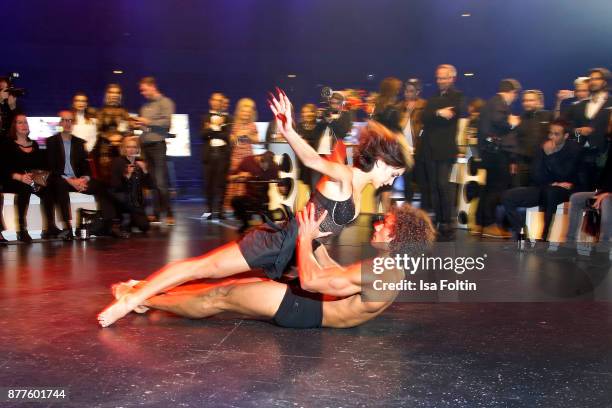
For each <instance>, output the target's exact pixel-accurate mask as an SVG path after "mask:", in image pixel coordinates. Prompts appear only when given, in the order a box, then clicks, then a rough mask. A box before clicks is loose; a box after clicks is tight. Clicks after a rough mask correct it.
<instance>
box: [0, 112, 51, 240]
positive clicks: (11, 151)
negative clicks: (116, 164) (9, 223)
mask: <svg viewBox="0 0 612 408" xmlns="http://www.w3.org/2000/svg"><path fill="white" fill-rule="evenodd" d="M29 133H30V129H29V127H28V119H27V117H26V116H25V115H23V114H17V115H16V116H15V117H14V119H13V125H12V126H11V128H10V129H9V135H8V136H9V137H8V140H5V141H3V142H2V146H1V147H0V152H1V153H2V157H1V160H2V163H3V164H2V165H3V168H4V172H3V173H4V174H2V178H3V179H4V183H3V184H4V192H8V193H14V194H15V195H16V200H15V201H16V202H17V224H18V231H17V240H19V241H21V242H25V243H30V242H32V238H31V237H30V234H29V233H28V228H27V222H26V217H27V212H28V205H29V203H30V196H31V195H32V193H34V194H36V195H37V196H39V197H40V200H41V204H42V205H41V212H42V215H43V224H44V225H43V233H42V238H43V239H45V238H53V237H55V236H57V234H58V233H59V232H60V231H59V229H58V228H57V227H56V226H55V217H54V210H53V195H52V192H51V191H50V189H49V188H48V187H46V186H41V185H38V184H36V182H35V180H36V178H35V175H34V172H35V171H36V170H46V167H47V166H46V160H45V155H44V153H43V151H42V150H40V148H39V147H38V143H36V141H34V140H31V139H30V138H29V137H28V135H29ZM0 211H2V206H0Z"/></svg>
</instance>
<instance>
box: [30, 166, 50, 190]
mask: <svg viewBox="0 0 612 408" xmlns="http://www.w3.org/2000/svg"><path fill="white" fill-rule="evenodd" d="M50 174H51V172H50V171H49V170H32V180H33V181H34V184H36V185H38V186H40V187H47V182H48V181H49V175H50Z"/></svg>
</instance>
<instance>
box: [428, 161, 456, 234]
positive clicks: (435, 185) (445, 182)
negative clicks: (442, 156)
mask: <svg viewBox="0 0 612 408" xmlns="http://www.w3.org/2000/svg"><path fill="white" fill-rule="evenodd" d="M425 166H426V167H425V169H426V174H427V175H426V177H427V183H428V184H429V192H430V196H431V204H432V207H433V210H434V212H435V214H436V222H437V223H439V224H449V223H450V222H451V212H452V209H453V201H454V197H452V194H451V190H452V189H451V183H450V181H449V177H450V172H451V168H452V166H453V161H452V160H427V161H426V164H425Z"/></svg>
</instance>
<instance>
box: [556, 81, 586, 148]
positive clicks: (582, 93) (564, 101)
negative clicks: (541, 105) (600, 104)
mask: <svg viewBox="0 0 612 408" xmlns="http://www.w3.org/2000/svg"><path fill="white" fill-rule="evenodd" d="M589 93H590V92H589V77H578V78H576V80H574V90H573V91H570V90H568V89H562V90H560V91H559V92H557V100H556V101H555V118H559V117H561V118H564V119H565V120H567V121H571V120H572V118H573V117H574V116H575V115H576V112H575V111H574V110H575V109H576V108H577V106H578V105H579V104H580V102H582V101H586V100H587V99H589ZM570 137H572V135H570Z"/></svg>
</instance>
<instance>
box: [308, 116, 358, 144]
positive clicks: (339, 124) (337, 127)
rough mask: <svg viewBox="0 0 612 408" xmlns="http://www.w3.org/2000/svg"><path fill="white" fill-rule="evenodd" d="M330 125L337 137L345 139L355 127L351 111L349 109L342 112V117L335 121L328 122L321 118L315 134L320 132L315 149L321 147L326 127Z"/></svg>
mask: <svg viewBox="0 0 612 408" xmlns="http://www.w3.org/2000/svg"><path fill="white" fill-rule="evenodd" d="M326 127H329V128H330V129H331V130H332V132H333V133H334V135H335V136H336V138H338V139H344V137H345V136H346V135H347V134H348V133H349V132H350V131H351V129H352V128H353V120H352V119H351V113H350V112H347V111H342V112H340V117H339V118H338V119H336V120H334V121H331V122H327V121H326V120H320V121H319V122H317V125H316V127H315V129H316V131H315V132H314V133H315V134H318V136H319V137H318V139H317V140H316V141H315V142H314V146H315V147H314V149H315V150H316V149H317V148H318V147H319V143H320V142H321V136H323V134H324V133H325V128H326ZM334 146H335V141H333V142H332V144H331V148H332V150H333V149H334Z"/></svg>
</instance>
